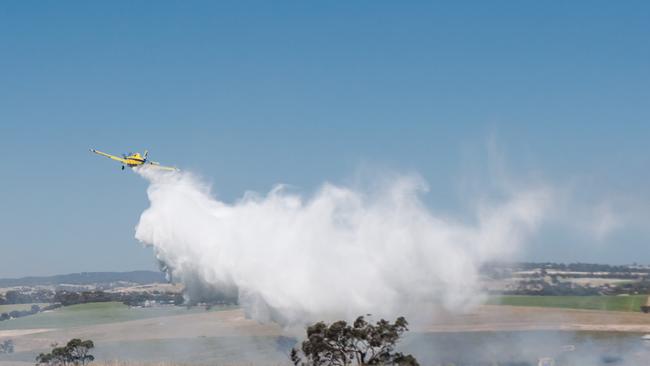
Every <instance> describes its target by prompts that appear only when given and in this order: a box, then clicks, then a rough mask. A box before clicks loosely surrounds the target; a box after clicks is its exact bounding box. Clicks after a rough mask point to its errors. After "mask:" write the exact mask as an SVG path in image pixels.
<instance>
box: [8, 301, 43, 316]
mask: <svg viewBox="0 0 650 366" xmlns="http://www.w3.org/2000/svg"><path fill="white" fill-rule="evenodd" d="M32 305H38V306H40V307H44V306H47V305H49V304H43V303H36V304H12V305H0V314H2V313H9V312H11V311H14V310H19V311H21V310H29V309H31V308H32Z"/></svg>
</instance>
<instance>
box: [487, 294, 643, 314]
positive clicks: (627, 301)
mask: <svg viewBox="0 0 650 366" xmlns="http://www.w3.org/2000/svg"><path fill="white" fill-rule="evenodd" d="M647 298H648V296H646V295H630V296H525V295H510V296H495V297H491V298H490V299H489V300H488V304H491V305H511V306H537V307H552V308H567V309H585V310H608V311H632V312H638V311H640V307H641V305H644V304H645V302H646V300H647Z"/></svg>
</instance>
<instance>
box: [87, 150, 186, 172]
mask: <svg viewBox="0 0 650 366" xmlns="http://www.w3.org/2000/svg"><path fill="white" fill-rule="evenodd" d="M90 151H91V152H94V153H95V154H97V155H101V156H105V157H107V158H109V159H113V160H115V161H119V162H120V163H122V170H124V166H125V165H126V166H128V167H129V168H135V167H137V166H141V165H145V164H148V165H152V166H155V167H156V168H158V169H163V170H173V171H177V170H178V169H177V168H172V167H170V166H163V165H160V163H157V162H155V161H151V160H148V159H147V156H148V155H149V151H147V150H145V151H144V154H143V155H140V153H129V154H122V157H119V156H115V155H111V154H107V153H105V152H101V151H98V150H95V149H90Z"/></svg>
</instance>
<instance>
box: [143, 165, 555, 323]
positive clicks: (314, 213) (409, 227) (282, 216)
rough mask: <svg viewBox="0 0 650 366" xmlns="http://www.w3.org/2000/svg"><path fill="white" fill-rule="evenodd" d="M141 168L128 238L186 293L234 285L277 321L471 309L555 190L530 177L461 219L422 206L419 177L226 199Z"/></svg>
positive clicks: (253, 312) (192, 179) (250, 309)
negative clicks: (148, 251) (485, 267)
mask: <svg viewBox="0 0 650 366" xmlns="http://www.w3.org/2000/svg"><path fill="white" fill-rule="evenodd" d="M137 172H138V173H139V174H140V175H141V176H142V177H144V178H145V179H147V180H148V181H149V183H150V185H149V187H148V189H147V195H148V197H149V201H150V207H149V208H147V209H146V210H145V211H144V212H143V213H142V215H141V217H140V221H139V223H138V224H137V227H136V234H135V237H136V238H137V239H138V240H139V241H141V242H142V243H145V244H146V245H151V246H152V247H153V248H154V252H155V253H156V256H157V258H158V260H160V261H161V262H163V263H165V264H166V266H167V268H168V269H170V270H171V272H172V274H173V277H174V279H175V280H176V281H180V282H182V283H184V284H185V286H186V289H187V296H188V297H189V299H188V300H190V301H191V300H192V298H197V297H201V296H206V295H209V294H210V293H211V292H214V293H217V292H218V293H230V294H235V295H236V296H237V297H238V299H239V302H240V304H241V306H242V307H243V308H244V309H245V311H246V314H247V316H249V317H251V318H253V319H256V320H259V321H263V322H265V321H274V322H277V323H279V324H281V325H284V326H292V325H302V324H305V323H307V322H311V321H316V320H327V319H335V318H343V319H352V318H354V317H356V316H358V315H361V314H367V313H371V314H373V315H375V316H381V317H388V318H394V317H396V316H400V315H405V316H407V317H409V316H410V318H409V319H410V320H411V319H417V318H418V316H419V314H421V311H420V310H421V309H423V308H424V307H426V308H428V309H431V306H439V307H441V308H444V309H445V310H447V311H463V310H464V309H468V308H471V307H472V306H474V305H476V304H478V303H480V302H481V301H482V294H481V289H480V283H479V274H478V269H479V267H480V266H481V264H483V263H485V262H486V261H491V260H497V259H498V260H507V259H509V258H511V257H512V256H513V255H515V254H516V253H517V252H518V251H520V250H521V248H522V246H523V245H524V243H525V242H526V241H527V239H529V238H530V236H531V235H534V234H535V233H536V231H537V230H538V229H539V227H540V225H541V223H542V222H543V221H544V218H545V215H546V212H547V208H548V206H549V202H550V201H551V199H552V195H551V193H550V190H549V189H547V188H546V187H544V186H543V185H533V186H530V187H527V188H525V189H520V190H516V191H512V192H506V194H504V195H501V196H500V197H501V198H500V200H498V201H494V200H480V201H478V202H477V203H476V205H475V210H474V212H473V213H472V215H471V218H470V219H467V218H455V217H453V216H451V215H446V214H444V213H439V212H435V211H433V210H432V209H430V208H429V207H427V205H425V204H424V203H423V201H422V197H423V195H424V194H426V191H427V185H426V182H425V181H424V180H423V179H421V178H420V177H418V176H413V175H405V176H396V177H394V178H393V179H391V180H389V181H388V182H387V183H385V184H382V185H381V187H380V188H379V189H373V190H370V189H367V190H364V189H358V188H352V187H345V186H341V185H335V184H331V183H324V184H322V186H321V187H320V188H319V189H318V190H317V191H316V192H315V193H313V194H311V195H302V194H298V193H295V192H291V191H290V190H289V189H287V188H286V187H284V186H282V185H278V186H276V187H274V188H273V189H271V190H270V191H269V192H268V193H266V194H258V193H253V192H247V193H245V194H244V195H243V197H242V198H241V199H239V200H237V201H235V202H232V203H228V202H223V201H220V200H219V199H217V198H216V197H215V196H214V195H213V194H212V193H211V187H210V186H209V185H207V184H206V183H205V182H203V181H202V180H201V179H199V178H197V177H196V176H195V175H193V174H191V173H188V172H175V173H168V172H160V171H156V170H155V169H138V170H137Z"/></svg>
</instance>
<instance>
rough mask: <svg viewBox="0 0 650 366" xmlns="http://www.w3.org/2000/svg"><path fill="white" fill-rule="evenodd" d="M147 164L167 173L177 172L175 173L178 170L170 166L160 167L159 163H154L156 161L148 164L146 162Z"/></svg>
mask: <svg viewBox="0 0 650 366" xmlns="http://www.w3.org/2000/svg"><path fill="white" fill-rule="evenodd" d="M147 163H148V164H149V165H153V166H155V167H156V168H158V169H162V170H169V171H173V172H177V171H178V170H179V169H178V168H174V167H171V166H164V165H160V163H158V162H156V161H149V162H147Z"/></svg>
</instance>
